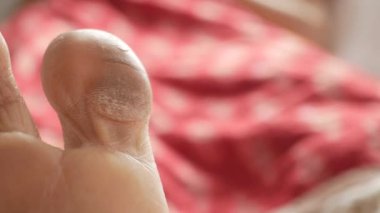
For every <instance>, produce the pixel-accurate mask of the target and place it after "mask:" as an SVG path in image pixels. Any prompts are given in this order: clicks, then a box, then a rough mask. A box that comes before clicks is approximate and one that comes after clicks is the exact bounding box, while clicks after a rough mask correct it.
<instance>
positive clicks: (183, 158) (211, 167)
mask: <svg viewBox="0 0 380 213" xmlns="http://www.w3.org/2000/svg"><path fill="white" fill-rule="evenodd" d="M74 28H98V29H103V30H107V31H109V32H112V33H114V34H116V35H117V36H119V37H121V38H122V39H124V40H125V41H126V42H127V43H128V44H129V45H130V46H131V47H132V48H133V49H134V50H135V51H136V53H137V55H138V56H139V57H140V58H141V60H142V62H143V63H144V64H145V66H146V68H147V70H148V72H149V74H150V77H151V81H152V86H153V90H154V110H153V116H152V120H151V135H152V143H153V146H154V151H155V155H156V160H157V164H158V167H159V170H160V174H161V177H162V181H163V184H164V188H165V192H166V195H167V198H168V202H169V205H170V208H171V210H172V212H185V213H187V212H189V213H192V212H194V213H202V212H217V213H229V212H260V213H261V212H266V211H268V210H270V209H273V208H276V207H278V206H281V205H283V204H286V203H288V202H291V200H292V199H294V198H296V197H298V196H300V195H302V194H303V193H305V192H307V191H309V190H310V189H312V188H313V187H316V186H317V185H318V184H320V183H322V182H324V181H327V180H329V179H330V178H332V177H334V176H336V175H338V174H341V173H342V172H344V171H347V170H349V169H352V168H358V167H362V166H368V165H378V164H379V160H380V158H379V149H380V141H379V136H380V135H379V127H380V126H379V125H380V90H379V89H380V87H379V84H378V82H375V81H373V80H371V79H369V78H367V77H366V76H364V75H363V74H361V73H359V72H357V71H356V70H355V68H353V67H351V66H349V65H347V64H345V63H344V62H342V61H340V60H338V59H336V58H334V57H332V56H330V55H328V54H326V53H325V52H323V51H321V50H319V49H318V48H316V47H314V46H312V45H310V44H307V43H306V42H305V41H303V40H301V39H299V38H297V37H295V36H294V35H291V34H289V33H287V32H285V31H283V30H281V29H279V28H277V27H276V26H272V25H271V24H269V23H266V22H265V21H263V20H261V19H260V18H258V17H256V16H254V15H253V14H251V13H248V12H247V11H245V10H244V8H240V7H239V6H237V5H235V4H234V3H233V1H232V0H224V1H216V0H215V1H214V0H181V1H177V0H97V1H90V0H51V1H48V2H42V3H37V4H34V5H31V6H28V7H27V8H25V9H24V10H22V11H20V12H19V13H18V14H17V15H16V16H14V17H13V18H12V19H11V20H9V22H7V23H6V25H5V26H3V30H2V32H3V33H4V34H5V37H6V39H7V40H8V42H9V47H10V50H11V54H12V60H13V64H14V71H15V75H16V78H17V81H18V82H19V85H20V88H21V89H22V91H23V94H25V97H26V102H27V104H28V106H29V108H30V109H31V111H32V114H33V117H34V119H35V120H36V122H37V124H38V126H39V129H40V130H41V132H42V136H43V138H44V139H45V140H47V141H55V143H56V145H57V144H58V145H59V144H60V142H59V141H60V139H59V138H61V136H60V134H61V133H60V131H61V130H60V126H59V122H58V120H57V118H56V115H55V114H54V112H53V110H52V109H51V107H50V106H49V105H48V104H47V102H46V100H45V98H44V97H43V95H42V94H43V92H42V89H41V86H40V80H39V74H38V72H39V68H40V62H41V58H42V55H43V52H44V50H45V48H46V47H47V45H48V43H49V41H50V40H51V39H53V38H54V37H55V36H57V35H58V34H59V33H62V32H65V31H67V30H70V29H74ZM57 80H59V79H57ZM57 138H58V139H57ZM54 139H55V140H54Z"/></svg>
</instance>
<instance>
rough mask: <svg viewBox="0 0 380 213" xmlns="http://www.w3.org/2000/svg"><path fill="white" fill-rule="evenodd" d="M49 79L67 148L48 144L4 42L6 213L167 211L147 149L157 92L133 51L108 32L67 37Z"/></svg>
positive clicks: (0, 97)
mask: <svg viewBox="0 0 380 213" xmlns="http://www.w3.org/2000/svg"><path fill="white" fill-rule="evenodd" d="M41 78H42V82H43V87H44V91H45V94H46V96H47V98H48V100H49V102H50V103H51V105H52V106H53V108H54V109H55V110H56V112H57V114H58V116H59V118H60V121H61V124H62V127H63V132H64V143H65V145H64V147H65V148H64V150H61V149H58V148H55V147H52V146H50V145H48V144H46V143H44V142H43V141H42V140H41V139H40V137H39V134H38V131H37V130H36V128H35V125H34V123H33V121H32V119H31V117H30V114H29V112H28V109H27V107H26V106H25V103H24V100H23V98H22V96H21V95H20V93H19V91H18V89H17V86H16V83H15V80H14V78H13V75H12V71H11V65H10V59H9V53H8V49H7V46H6V43H5V41H4V39H3V38H2V37H1V36H0V171H1V173H0V192H1V193H0V212H12V213H18V212H20V213H34V212H35V213H52V212H54V213H75V212H78V213H98V212H99V213H104V212H107V213H127V212H131V213H134V212H139V213H144V212H147V213H150V212H154V213H156V212H157V213H161V212H162V213H164V212H168V208H167V204H166V200H165V195H164V193H163V189H162V184H161V181H160V178H159V175H158V171H157V168H156V164H155V161H154V157H153V154H152V151H151V146H150V143H149V135H148V120H149V115H150V108H151V89H150V84H149V80H148V77H147V75H146V72H145V70H144V68H143V66H142V65H141V64H140V62H139V61H138V59H137V58H136V57H135V56H134V54H133V52H132V50H131V49H130V48H129V47H128V46H127V45H126V44H124V43H123V42H122V41H121V40H119V39H118V38H116V37H114V36H112V35H111V34H108V33H105V32H101V31H96V30H79V31H73V32H69V33H65V34H63V35H61V36H59V37H58V38H57V39H55V40H54V41H53V42H52V43H51V44H50V46H49V48H48V50H47V51H46V53H45V57H44V62H43V70H42V76H41Z"/></svg>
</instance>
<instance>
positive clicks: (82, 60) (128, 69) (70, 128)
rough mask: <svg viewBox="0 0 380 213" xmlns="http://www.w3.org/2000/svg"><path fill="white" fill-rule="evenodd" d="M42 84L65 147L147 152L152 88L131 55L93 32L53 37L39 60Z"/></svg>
mask: <svg viewBox="0 0 380 213" xmlns="http://www.w3.org/2000/svg"><path fill="white" fill-rule="evenodd" d="M42 82H43V87H44V91H45V93H46V95H47V98H48V100H49V102H50V103H51V105H52V106H53V107H54V108H55V110H56V111H57V113H58V116H59V118H60V120H61V123H62V127H63V132H64V138H65V148H75V147H80V146H83V145H91V144H92V145H104V146H107V147H109V148H115V149H118V150H122V151H126V152H129V153H131V154H134V155H141V154H145V153H146V152H147V151H149V144H148V127H147V124H148V119H149V114H150V108H151V89H150V84H149V80H148V77H147V74H146V72H145V70H144V68H143V66H142V65H141V63H140V62H139V60H138V59H137V57H136V56H135V54H134V53H133V51H132V50H131V49H130V48H129V47H128V46H127V45H126V44H125V43H124V42H123V41H121V40H120V39H118V38H117V37H115V36H113V35H111V34H109V33H106V32H103V31H98V30H77V31H73V32H69V33H65V34H62V35H60V36H58V37H57V38H56V39H55V40H54V41H53V42H52V43H51V44H50V46H49V48H48V50H47V51H46V54H45V57H44V64H43V71H42Z"/></svg>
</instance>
